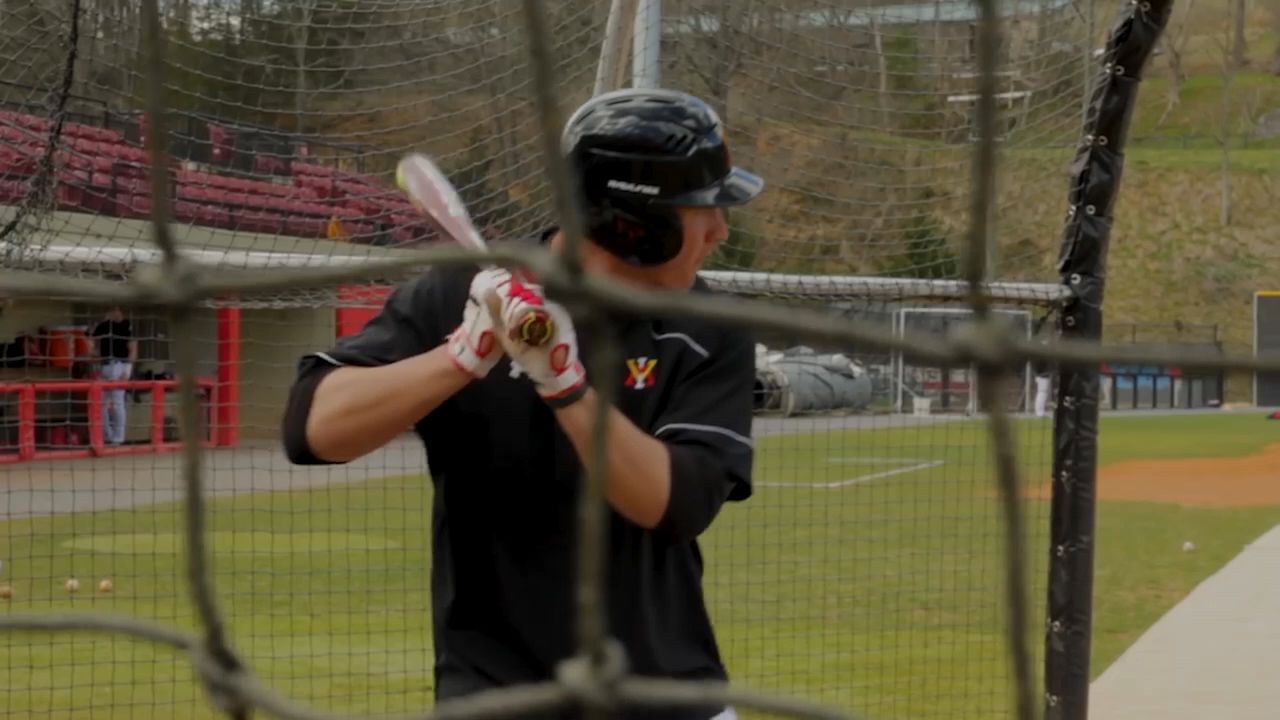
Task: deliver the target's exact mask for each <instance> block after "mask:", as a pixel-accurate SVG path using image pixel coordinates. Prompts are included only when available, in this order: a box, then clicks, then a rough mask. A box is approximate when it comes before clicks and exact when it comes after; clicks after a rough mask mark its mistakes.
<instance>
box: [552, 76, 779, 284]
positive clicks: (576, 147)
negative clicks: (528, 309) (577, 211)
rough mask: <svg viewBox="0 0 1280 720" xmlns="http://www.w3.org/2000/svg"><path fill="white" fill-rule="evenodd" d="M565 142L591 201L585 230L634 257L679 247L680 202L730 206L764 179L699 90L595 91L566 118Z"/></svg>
mask: <svg viewBox="0 0 1280 720" xmlns="http://www.w3.org/2000/svg"><path fill="white" fill-rule="evenodd" d="M563 148H564V152H565V154H566V156H567V157H568V159H569V163H570V169H571V172H572V174H573V176H574V179H575V180H576V181H577V182H578V190H579V192H580V193H581V197H582V198H583V202H585V204H586V207H585V210H586V215H587V233H588V234H589V235H590V237H591V239H592V240H594V241H595V243H596V244H597V245H600V246H601V247H604V248H605V249H606V250H609V251H610V252H612V253H613V254H615V255H617V256H618V257H620V258H622V259H623V260H626V261H627V262H630V263H633V264H636V265H660V264H662V263H664V262H667V261H668V260H670V259H672V258H674V257H675V256H676V255H677V254H679V252H680V246H681V244H682V242H681V241H682V237H683V236H682V234H681V229H680V220H679V217H678V216H677V215H676V213H675V210H674V208H677V207H727V206H731V205H742V204H743V203H746V202H748V201H749V200H751V199H752V198H754V197H755V196H756V195H759V194H760V191H761V190H762V189H763V188H764V181H763V180H761V179H760V178H759V177H758V176H756V175H754V174H752V173H750V172H747V171H746V170H743V169H742V168H738V167H734V166H733V163H732V161H731V160H730V157H729V148H728V146H727V145H726V144H725V140H724V136H723V134H722V128H721V124H720V117H719V116H718V115H717V114H716V112H715V110H713V109H712V108H711V106H710V105H708V104H706V103H705V102H703V101H702V100H699V99H698V98H696V97H694V96H692V95H688V94H686V93H682V92H676V91H673V90H658V89H650V88H634V89H626V90H617V91H614V92H609V93H604V94H602V95H598V96H596V97H594V98H592V99H591V100H588V101H587V102H586V103H585V104H583V105H582V107H580V108H578V110H577V111H576V112H574V113H573V116H572V117H570V118H569V122H568V123H566V124H565V130H564V137H563Z"/></svg>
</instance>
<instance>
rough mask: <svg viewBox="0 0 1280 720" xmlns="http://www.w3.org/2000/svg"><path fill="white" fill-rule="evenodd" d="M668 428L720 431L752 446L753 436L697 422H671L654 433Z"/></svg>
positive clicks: (656, 434) (655, 433)
mask: <svg viewBox="0 0 1280 720" xmlns="http://www.w3.org/2000/svg"><path fill="white" fill-rule="evenodd" d="M668 430H701V431H703V432H711V433H719V434H721V435H724V436H726V437H729V438H733V439H734V440H737V441H738V442H740V443H742V444H743V445H746V446H747V447H751V446H752V445H751V438H749V437H747V436H745V435H740V434H738V433H736V432H734V431H732V430H730V429H728V428H722V427H716V426H715V425H697V424H695V423H669V424H667V425H663V426H662V427H660V428H658V429H657V430H654V431H653V434H654V436H658V435H661V434H662V433H664V432H666V431H668Z"/></svg>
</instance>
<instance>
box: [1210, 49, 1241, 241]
mask: <svg viewBox="0 0 1280 720" xmlns="http://www.w3.org/2000/svg"><path fill="white" fill-rule="evenodd" d="M1233 25H1234V23H1233ZM1232 31H1233V28H1232V27H1228V28H1227V29H1226V32H1225V33H1224V34H1223V37H1221V38H1220V39H1219V41H1218V47H1219V50H1220V51H1221V55H1220V57H1221V58H1222V63H1221V68H1222V106H1221V115H1220V116H1219V121H1218V129H1217V132H1216V133H1215V139H1216V140H1217V141H1218V146H1219V147H1220V148H1221V149H1222V168H1221V173H1220V178H1221V182H1220V205H1219V212H1218V222H1219V223H1220V224H1221V225H1222V226H1223V227H1226V226H1227V225H1230V224H1231V138H1232V132H1231V126H1232V122H1231V99H1232V98H1231V90H1232V88H1231V86H1232V81H1234V80H1235V75H1236V71H1237V70H1238V67H1239V66H1237V65H1236V62H1235V52H1234V43H1232V37H1231V35H1232Z"/></svg>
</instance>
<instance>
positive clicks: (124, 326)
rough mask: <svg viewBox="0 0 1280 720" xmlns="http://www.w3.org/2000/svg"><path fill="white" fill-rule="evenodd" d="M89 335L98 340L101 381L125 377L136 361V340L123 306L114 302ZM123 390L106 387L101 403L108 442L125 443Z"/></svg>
mask: <svg viewBox="0 0 1280 720" xmlns="http://www.w3.org/2000/svg"><path fill="white" fill-rule="evenodd" d="M89 334H90V336H91V337H92V338H93V339H94V340H96V341H97V353H98V359H99V360H100V361H101V362H102V375H101V379H102V380H128V379H130V378H131V377H132V376H133V364H134V363H135V362H137V360H138V341H137V340H135V339H134V338H133V326H132V325H131V324H130V323H129V319H128V318H126V317H125V316H124V309H123V308H121V307H120V306H119V305H113V306H111V308H110V309H108V310H107V314H106V316H105V317H104V318H103V319H102V320H101V321H99V322H98V324H96V325H94V326H93V329H92V331H90V333H89ZM124 398H125V391H124V390H122V389H112V390H107V391H105V392H104V393H103V398H102V400H103V402H102V438H103V440H104V441H105V442H106V443H107V444H108V445H122V444H123V443H124V437H125V428H126V427H127V425H126V422H125V421H126V412H125V403H124Z"/></svg>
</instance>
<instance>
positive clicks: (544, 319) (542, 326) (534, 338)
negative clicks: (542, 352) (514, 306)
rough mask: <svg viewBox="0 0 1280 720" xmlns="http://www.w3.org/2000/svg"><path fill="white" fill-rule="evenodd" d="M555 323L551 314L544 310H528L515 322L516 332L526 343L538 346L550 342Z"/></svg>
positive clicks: (553, 333)
mask: <svg viewBox="0 0 1280 720" xmlns="http://www.w3.org/2000/svg"><path fill="white" fill-rule="evenodd" d="M555 332H556V325H555V321H554V320H552V319H551V314H550V313H548V312H547V311H546V310H537V309H535V310H530V311H529V312H527V313H525V314H524V317H521V318H520V322H519V323H517V324H516V333H517V334H518V335H519V337H520V340H521V341H522V342H524V343H525V344H526V345H533V346H535V347H540V346H542V345H546V344H547V343H549V342H551V338H552V337H554V336H555Z"/></svg>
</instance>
